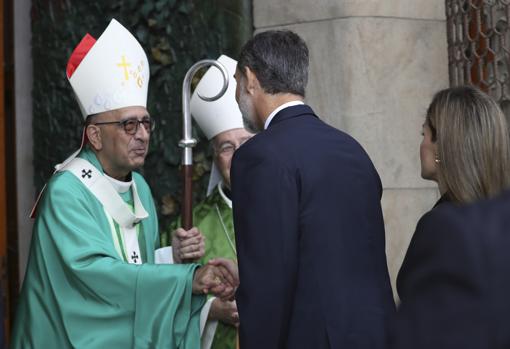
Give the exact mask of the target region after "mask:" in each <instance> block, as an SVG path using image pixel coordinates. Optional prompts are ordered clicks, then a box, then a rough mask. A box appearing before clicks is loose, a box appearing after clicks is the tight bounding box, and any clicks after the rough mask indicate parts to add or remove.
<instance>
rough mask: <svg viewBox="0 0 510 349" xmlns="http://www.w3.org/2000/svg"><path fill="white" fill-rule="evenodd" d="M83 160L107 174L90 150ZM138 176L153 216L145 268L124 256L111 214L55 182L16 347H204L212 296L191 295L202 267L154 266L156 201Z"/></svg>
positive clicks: (37, 239)
mask: <svg viewBox="0 0 510 349" xmlns="http://www.w3.org/2000/svg"><path fill="white" fill-rule="evenodd" d="M80 157H81V158H83V159H86V160H88V161H89V162H90V163H92V164H93V165H94V166H95V167H96V168H97V169H98V170H100V171H102V170H101V166H100V164H99V162H98V160H97V159H96V157H95V155H94V154H93V153H92V152H91V151H90V150H84V151H82V152H81V154H80ZM132 176H133V180H134V182H135V183H136V186H137V190H138V193H139V196H140V200H141V202H142V205H143V206H144V208H145V210H146V211H147V212H148V213H149V217H148V218H145V219H143V220H142V222H141V223H140V224H139V226H140V227H139V228H138V232H139V236H138V238H139V239H138V240H139V245H140V246H139V247H140V252H141V257H142V259H143V264H139V265H137V264H128V263H127V262H125V261H124V259H123V257H122V256H121V255H119V252H118V250H117V249H116V248H115V246H114V240H113V238H112V236H113V235H112V230H111V226H110V224H109V222H108V219H107V216H106V214H105V211H104V209H103V206H102V205H101V204H100V203H99V201H98V200H97V199H96V197H95V196H94V195H93V194H92V193H91V192H90V191H89V190H88V189H87V188H86V187H85V186H84V185H83V184H82V183H81V182H80V180H79V179H78V178H77V177H76V176H75V175H74V174H72V173H71V172H68V171H63V172H59V173H56V174H55V175H54V176H53V177H52V178H51V180H50V181H49V183H48V185H47V188H46V190H45V192H44V194H43V198H42V201H41V202H40V204H39V207H38V213H37V218H36V220H35V224H34V230H33V236H32V243H31V247H30V257H29V261H28V267H27V272H26V276H25V281H24V283H23V288H22V291H21V295H20V301H19V305H18V309H17V313H16V320H15V323H14V329H13V335H12V341H11V346H10V348H12V349H28V348H44V349H50V348H51V349H54V348H55V349H57V348H58V349H62V348H86V349H95V348H97V349H106V348H108V349H117V348H118V349H124V348H137V349H138V348H161V349H163V348H165V349H174V348H175V349H198V348H199V347H200V328H199V317H200V309H201V307H202V306H203V304H204V302H205V297H204V296H202V295H199V296H196V295H192V279H193V274H194V270H195V269H196V268H197V264H184V265H168V264H166V265H163V264H158V265H157V264H154V250H155V249H156V248H157V247H158V245H159V242H158V241H159V236H158V226H157V217H156V211H155V207H154V202H153V199H152V195H151V193H150V189H149V187H148V185H147V183H146V182H145V181H144V179H143V178H142V176H140V175H139V174H137V173H134V172H133V174H132ZM128 196H129V195H128ZM122 198H123V199H124V200H125V201H126V200H129V197H127V196H126V195H123V196H122ZM142 251H143V252H142Z"/></svg>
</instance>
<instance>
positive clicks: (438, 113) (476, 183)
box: [425, 86, 510, 203]
mask: <svg viewBox="0 0 510 349" xmlns="http://www.w3.org/2000/svg"><path fill="white" fill-rule="evenodd" d="M425 123H426V124H427V125H428V126H429V127H430V129H431V131H432V141H433V142H437V149H438V153H437V154H436V157H437V159H438V161H437V162H438V169H439V171H438V181H439V187H440V188H441V189H442V190H444V191H446V192H447V195H448V197H449V199H450V200H452V201H454V202H458V203H467V202H472V201H476V200H479V199H484V198H489V197H492V196H494V195H496V194H498V193H500V192H501V191H503V190H504V189H506V188H507V187H509V184H510V139H509V130H508V127H507V122H506V119H505V115H504V114H503V112H502V111H501V109H500V108H499V106H498V104H497V103H496V102H495V101H494V100H493V99H492V98H491V97H489V96H488V95H486V94H485V93H483V92H482V91H480V90H478V89H476V88H474V87H471V86H460V87H452V88H448V89H445V90H442V91H439V92H438V93H436V95H435V96H434V98H433V99H432V102H431V104H430V106H429V108H428V111H427V117H426V121H425Z"/></svg>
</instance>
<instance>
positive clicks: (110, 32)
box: [67, 19, 149, 118]
mask: <svg viewBox="0 0 510 349" xmlns="http://www.w3.org/2000/svg"><path fill="white" fill-rule="evenodd" d="M84 39H85V38H84ZM92 40H93V39H92ZM80 45H81V43H80ZM80 45H78V47H77V48H76V49H75V52H73V55H74V54H75V53H76V51H77V50H79V49H80ZM73 55H72V56H71V59H70V63H71V60H72V59H73ZM67 77H68V79H69V83H70V84H71V86H72V88H73V91H74V93H75V95H76V98H77V100H78V104H79V106H80V110H81V112H82V114H83V117H84V118H86V117H87V116H88V115H92V114H97V113H102V112H105V111H108V110H114V109H120V108H124V107H132V106H142V107H146V106H147V90H148V86H149V62H148V60H147V56H146V55H145V52H144V50H143V48H142V46H141V45H140V43H138V41H137V40H136V38H135V37H134V36H133V35H132V34H131V33H130V32H129V31H128V30H127V29H126V28H124V27H123V26H122V25H121V24H120V23H119V22H117V21H116V20H115V19H112V20H111V22H110V24H109V25H108V27H107V28H106V29H105V31H104V32H103V34H101V36H100V37H99V39H97V41H96V42H95V43H93V45H92V47H90V49H89V50H88V51H87V52H85V56H84V57H83V58H82V59H81V61H78V64H77V66H76V67H75V68H74V71H70V70H69V66H68V76H67Z"/></svg>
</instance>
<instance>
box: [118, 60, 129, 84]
mask: <svg viewBox="0 0 510 349" xmlns="http://www.w3.org/2000/svg"><path fill="white" fill-rule="evenodd" d="M130 66H131V63H128V62H126V56H124V55H122V59H121V62H120V63H118V64H117V67H119V68H124V78H125V79H126V81H127V80H129V72H128V69H127V68H128V67H130Z"/></svg>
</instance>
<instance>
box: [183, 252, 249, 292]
mask: <svg viewBox="0 0 510 349" xmlns="http://www.w3.org/2000/svg"><path fill="white" fill-rule="evenodd" d="M237 286H239V272H238V270H237V265H236V264H235V262H234V261H232V260H230V259H226V258H216V259H211V260H210V261H209V262H208V263H207V264H206V265H204V266H202V267H199V268H197V269H196V271H195V275H194V277H193V293H195V294H200V293H205V294H207V293H211V294H212V295H214V296H216V297H218V298H220V299H222V300H233V299H234V294H235V291H236V289H237Z"/></svg>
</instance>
